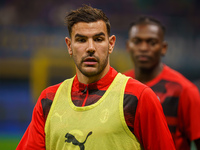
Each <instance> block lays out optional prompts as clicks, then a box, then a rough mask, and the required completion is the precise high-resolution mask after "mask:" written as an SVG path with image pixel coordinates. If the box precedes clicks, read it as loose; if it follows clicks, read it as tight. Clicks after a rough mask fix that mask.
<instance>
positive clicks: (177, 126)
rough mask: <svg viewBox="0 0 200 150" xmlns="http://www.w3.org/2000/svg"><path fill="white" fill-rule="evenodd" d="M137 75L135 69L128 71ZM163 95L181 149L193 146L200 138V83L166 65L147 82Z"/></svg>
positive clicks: (157, 92) (169, 121)
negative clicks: (193, 142)
mask: <svg viewBox="0 0 200 150" xmlns="http://www.w3.org/2000/svg"><path fill="white" fill-rule="evenodd" d="M124 74H125V75H127V76H130V77H132V78H135V73H134V71H133V70H129V71H127V72H125V73H124ZM145 84H146V85H147V86H149V87H151V88H152V90H153V91H154V92H155V93H156V95H157V96H158V97H159V99H160V102H161V104H162V107H163V111H164V114H165V116H166V120H167V123H168V127H169V129H170V132H171V134H172V137H173V139H174V142H175V146H176V149H177V150H189V149H190V141H192V140H195V139H199V138H200V117H199V116H200V96H199V92H198V89H197V87H196V86H195V85H194V84H193V83H192V82H190V81H189V80H188V79H186V78H185V77H184V76H183V75H181V74H180V73H178V72H177V71H175V70H173V69H171V68H170V67H168V66H166V65H164V68H163V70H162V72H161V73H160V74H159V75H158V76H157V77H156V78H155V79H153V80H151V81H149V82H147V83H145Z"/></svg>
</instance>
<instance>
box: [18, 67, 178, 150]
mask: <svg viewBox="0 0 200 150" xmlns="http://www.w3.org/2000/svg"><path fill="white" fill-rule="evenodd" d="M117 73H118V72H117V71H116V70H115V69H113V68H112V67H110V70H109V72H108V73H107V74H106V75H105V76H104V77H103V78H102V79H100V80H99V81H97V82H95V83H91V84H88V85H85V84H82V83H80V82H79V81H78V78H77V76H75V78H74V81H73V85H72V91H71V96H72V101H73V103H74V104H75V105H76V106H80V107H84V106H88V105H91V104H94V103H96V102H97V101H98V100H99V99H100V98H101V97H102V96H103V94H104V93H105V92H106V90H107V89H108V87H109V86H110V84H111V83H112V81H113V80H114V78H115V76H116V75H117ZM60 84H61V83H60ZM60 84H57V85H54V86H50V87H48V88H47V89H45V90H44V91H43V92H42V93H41V95H40V97H39V99H38V101H37V103H36V105H35V108H34V111H33V116H32V120H31V123H30V125H29V127H28V129H27V130H26V132H25V134H24V136H23V137H22V139H21V141H20V143H19V145H18V147H17V149H20V150H21V149H25V148H30V147H32V148H34V149H45V133H44V126H45V121H46V118H47V116H48V112H49V110H50V108H51V104H52V101H53V99H54V96H55V93H56V91H57V89H58V87H59V86H60ZM123 108H124V118H125V121H126V123H127V126H128V127H129V129H130V131H131V132H132V133H133V134H134V135H135V136H136V137H137V138H138V140H139V141H140V143H141V145H142V146H143V147H144V149H152V150H155V149H159V150H162V149H163V150H165V149H166V148H167V149H174V144H173V140H172V137H171V134H170V132H169V129H168V127H167V123H166V119H165V117H164V114H163V110H162V107H161V104H160V102H159V100H158V99H157V96H156V95H155V93H154V92H153V91H152V90H151V88H149V87H148V86H146V85H144V84H142V83H140V82H138V81H137V80H135V79H132V78H130V79H129V80H128V82H127V85H126V88H125V92H124V102H123Z"/></svg>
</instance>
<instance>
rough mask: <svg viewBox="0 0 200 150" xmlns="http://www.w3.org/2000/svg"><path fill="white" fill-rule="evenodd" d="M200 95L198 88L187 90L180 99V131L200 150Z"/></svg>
mask: <svg viewBox="0 0 200 150" xmlns="http://www.w3.org/2000/svg"><path fill="white" fill-rule="evenodd" d="M199 108H200V95H199V91H198V89H197V87H196V86H194V85H192V86H190V87H188V88H185V89H184V90H183V92H182V95H181V97H180V105H179V111H178V112H179V113H178V115H179V116H180V118H181V120H179V122H180V129H181V131H182V132H183V134H184V135H186V137H187V138H188V140H190V141H194V142H195V144H196V147H197V149H198V150H200V117H199V116H200V109H199Z"/></svg>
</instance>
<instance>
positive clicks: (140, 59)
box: [127, 24, 167, 70]
mask: <svg viewBox="0 0 200 150" xmlns="http://www.w3.org/2000/svg"><path fill="white" fill-rule="evenodd" d="M163 36H164V35H163V32H162V30H161V29H160V27H159V26H157V25H155V24H138V25H135V26H133V27H132V28H131V29H130V32H129V40H128V42H127V51H128V52H129V53H130V55H131V58H132V60H133V61H134V65H135V67H136V68H139V69H148V70H149V69H152V68H154V67H155V66H157V65H159V63H160V61H161V56H164V55H165V53H166V49H167V44H166V42H164V41H163V38H164V37H163Z"/></svg>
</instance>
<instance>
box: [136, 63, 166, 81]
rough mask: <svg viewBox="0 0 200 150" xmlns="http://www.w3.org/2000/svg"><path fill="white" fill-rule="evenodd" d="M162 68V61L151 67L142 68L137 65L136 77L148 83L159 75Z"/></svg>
mask: <svg viewBox="0 0 200 150" xmlns="http://www.w3.org/2000/svg"><path fill="white" fill-rule="evenodd" d="M162 69H163V64H162V63H160V64H159V65H157V66H156V67H154V68H151V69H141V68H137V67H136V66H135V78H136V79H137V80H138V81H140V82H142V83H146V82H149V81H151V80H152V79H154V78H155V77H157V76H158V75H159V74H160V73H161V71H162Z"/></svg>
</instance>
